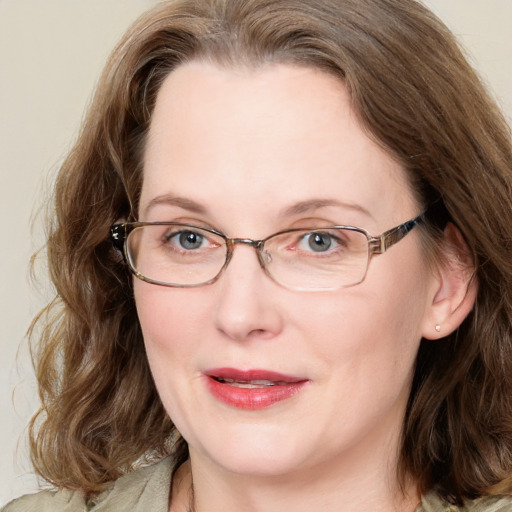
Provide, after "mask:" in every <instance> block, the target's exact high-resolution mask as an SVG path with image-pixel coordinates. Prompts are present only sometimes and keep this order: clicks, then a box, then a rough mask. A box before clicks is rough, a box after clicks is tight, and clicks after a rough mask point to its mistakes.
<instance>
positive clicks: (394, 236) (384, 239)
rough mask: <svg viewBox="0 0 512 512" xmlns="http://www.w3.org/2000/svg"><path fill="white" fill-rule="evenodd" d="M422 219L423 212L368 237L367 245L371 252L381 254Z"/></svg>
mask: <svg viewBox="0 0 512 512" xmlns="http://www.w3.org/2000/svg"><path fill="white" fill-rule="evenodd" d="M423 220H424V214H422V215H420V216H418V217H416V218H415V219H412V220H409V221H407V222H404V223H403V224H401V225H400V226H397V227H395V228H392V229H390V230H389V231H386V232H385V233H382V235H380V236H378V237H373V238H370V240H369V246H370V253H371V254H382V253H383V252H386V251H387V250H388V249H389V248H390V247H391V246H392V245H395V244H396V243H397V242H399V241H400V240H402V238H403V237H404V236H405V235H407V234H408V233H409V232H410V231H411V230H412V229H414V228H415V227H416V226H417V225H418V224H421V223H422V222H423Z"/></svg>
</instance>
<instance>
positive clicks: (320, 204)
mask: <svg viewBox="0 0 512 512" xmlns="http://www.w3.org/2000/svg"><path fill="white" fill-rule="evenodd" d="M329 206H335V207H338V208H345V209H349V210H354V211H356V212H359V213H362V214H364V215H366V216H367V217H370V218H372V219H373V215H372V214H371V213H370V212H369V211H368V210H367V209H366V208H364V207H363V206H361V205H359V204H356V203H345V202H343V201H338V200H336V199H308V200H307V201H300V202H298V203H295V204H293V205H291V206H289V207H287V208H285V209H284V210H283V211H282V212H281V215H282V216H283V217H293V216H294V215H301V214H303V213H308V212H310V211H314V210H319V209H321V208H327V207H329Z"/></svg>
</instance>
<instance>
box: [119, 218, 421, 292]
mask: <svg viewBox="0 0 512 512" xmlns="http://www.w3.org/2000/svg"><path fill="white" fill-rule="evenodd" d="M428 211H429V209H427V210H425V211H423V212H422V213H421V214H420V215H418V216H417V217H414V218H413V219H410V220H408V221H406V222H404V223H402V224H399V225H398V226H395V227H393V228H390V229H388V230H386V231H384V233H381V234H380V235H376V236H373V235H370V234H369V233H368V232H367V231H366V230H364V229H362V228H359V227H356V226H344V225H336V226H326V227H321V228H291V229H285V230H282V231H278V232H277V233H272V234H271V235H269V236H267V237H266V238H263V239H261V240H253V239H251V238H230V237H228V236H226V235H225V234H224V233H222V232H220V231H217V230H215V229H213V228H206V227H202V226H195V225H194V224H187V223H181V222H166V221H163V222H161V221H157V222H144V221H133V222H116V223H114V224H112V226H111V227H110V238H111V241H112V244H113V246H114V248H115V249H116V250H117V251H119V252H120V253H121V254H122V255H123V260H124V262H125V263H126V264H127V265H128V268H129V269H130V271H131V272H132V274H134V275H135V277H137V278H138V279H140V280H141V281H144V282H146V283H150V284H155V285H158V286H166V287H170V288H197V287H199V286H207V285H210V284H213V283H215V282H216V281H217V280H218V279H219V278H220V276H221V275H222V274H223V273H224V271H225V270H226V268H227V266H228V265H229V262H230V261H231V258H232V256H233V252H234V247H235V245H238V244H243V245H249V246H251V247H253V248H254V249H255V250H256V254H257V257H258V262H259V264H260V266H261V268H262V269H263V271H264V272H265V274H266V275H267V276H268V277H269V278H270V279H271V280H272V281H273V282H275V283H276V284H278V285H279V286H283V287H284V288H287V289H291V290H300V291H318V289H308V288H293V287H290V286H287V285H284V284H282V283H280V282H279V281H277V280H276V279H275V277H274V276H272V274H271V273H270V272H269V270H268V268H267V263H266V262H265V260H264V257H263V249H264V246H265V243H266V242H267V241H268V240H270V239H272V238H274V237H276V236H279V235H283V234H285V233H293V232H300V231H311V232H314V231H322V230H329V229H344V230H349V231H356V232H358V233H361V234H363V235H365V236H366V239H367V241H368V259H367V263H366V269H365V272H364V274H363V276H362V278H361V280H359V281H357V282H356V283H351V284H348V285H341V286H339V287H337V288H326V289H320V290H321V291H333V290H338V289H342V288H349V287H351V286H356V285H358V284H361V283H362V282H363V281H364V280H365V278H366V275H367V273H368V268H369V266H370V261H371V259H372V257H373V256H374V255H378V254H383V253H384V252H386V251H387V250H388V249H389V248H390V247H392V246H393V245H395V244H396V243H398V242H400V240H402V239H403V238H404V237H405V236H406V235H407V234H409V233H410V232H411V231H412V230H413V229H414V228H415V227H416V226H418V225H419V224H422V223H423V222H425V217H426V214H427V212H428ZM144 226H183V227H189V228H191V229H200V230H202V231H206V232H208V233H212V234H214V235H216V236H219V237H220V238H222V239H223V240H224V241H225V244H226V259H225V261H224V264H223V265H222V267H221V268H220V270H219V272H218V273H217V274H216V275H215V276H214V277H213V278H211V279H209V280H208V281H204V282H202V283H197V284H176V283H165V282H162V281H156V280H154V279H151V278H149V277H146V276H144V275H143V274H141V273H140V272H139V271H138V270H137V269H135V268H134V267H133V266H132V265H131V262H130V258H129V257H128V255H127V253H126V251H127V249H126V246H127V243H126V242H127V240H128V237H129V235H130V233H131V232H132V231H133V230H135V229H137V228H140V227H144Z"/></svg>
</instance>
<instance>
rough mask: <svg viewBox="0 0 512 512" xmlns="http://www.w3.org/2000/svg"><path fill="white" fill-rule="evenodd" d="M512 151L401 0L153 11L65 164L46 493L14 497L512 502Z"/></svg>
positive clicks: (446, 504)
mask: <svg viewBox="0 0 512 512" xmlns="http://www.w3.org/2000/svg"><path fill="white" fill-rule="evenodd" d="M511 169H512V151H511V144H510V134H509V131H508V129H507V127H506V124H505V122H504V121H503V119H502V117H501V115H500V113H499V111H498V110H497V108H496V107H495V105H494V104H493V103H492V101H491V100H490V99H489V97H488V96H487V95H486V93H485V92H484V90H483V88H482V86H481V84H480V83H479V81H478V79H477V77H476V76H475V74H474V72H473V71H472V70H471V68H470V67H469V66H468V64H467V62H466V61H465V59H464V58H463V56H462V55H461V53H460V51H459V49H458V47H457V45H456V43H455V41H454V39H453V36H452V35H451V34H450V33H449V32H448V31H447V29H446V28H445V27H444V26H443V25H442V24H441V23H440V22H439V20H437V19H436V18H435V17H434V16H433V15H432V14H431V13H430V12H429V11H427V10H426V9H425V8H424V7H423V6H422V5H421V4H419V3H417V2H416V1H414V0H365V1H364V2H362V1H361V0H307V1H304V0H300V1H299V0H279V1H268V0H267V1H265V0H244V1H241V0H204V1H191V0H188V1H187V0H177V1H172V2H166V3H163V4H162V5H160V6H159V7H157V8H156V9H154V10H153V11H151V12H149V13H148V14H147V15H146V16H144V17H142V18H141V19H140V20H139V21H138V22H137V23H136V24H135V25H134V26H133V27H132V28H131V29H130V31H129V32H128V33H127V34H126V36H125V37H124V39H123V40H122V41H121V43H120V44H119V46H118V47H117V49H116V50H115V51H114V53H113V55H112V57H111V59H110V61H109V63H108V65H107V67H106V70H105V72H104V75H103V77H102V79H101V82H100V84H99V86H98V91H97V94H96V97H95V99H94V102H93V104H92V106H91V109H90V112H89V115H88V117H87V119H86V121H85V123H84V127H83V130H82V134H81V136H80V138H79V140H78V142H77V144H76V146H75V148H74V149H73V151H72V152H71V154H70V155H69V157H68V159H67V160H66V162H65V164H64V165H63V167H62V169H61V173H60V176H59V179H58V182H57V185H56V192H55V201H56V206H55V212H56V216H55V221H54V223H53V224H52V229H51V232H50V236H49V240H48V255H49V261H50V269H51V272H52V278H53V281H54V283H55V285H56V287H57V291H58V298H57V299H56V300H55V302H54V303H52V304H51V305H50V306H49V307H48V308H47V310H46V311H45V312H44V314H43V315H41V316H40V317H39V319H38V324H42V325H43V329H42V331H41V334H40V337H39V339H38V340H37V341H36V342H35V349H36V358H37V371H38V380H39V383H40V389H41V396H42V400H43V405H42V408H41V411H40V413H39V414H38V415H37V416H36V418H35V419H34V420H33V423H32V430H31V442H32V457H33V462H34V465H35V467H36V470H37V471H38V472H39V474H40V475H41V476H43V477H44V478H45V479H46V480H48V481H49V482H51V483H53V484H54V485H55V487H56V488H57V489H58V491H56V492H55V493H51V492H46V493H40V494H37V495H34V496H27V497H24V498H21V499H20V500H19V501H15V502H13V503H12V504H11V505H9V506H7V507H6V509H5V510H6V511H16V510H38V511H41V510H58V511H74V510H94V511H107V510H108V511H111V510H116V511H117V510H140V511H142V510H158V511H160V510H161V511H164V510H171V511H173V512H174V511H185V510H195V511H197V512H202V511H210V510H223V511H230V510H247V511H259V510H265V511H272V510H288V509H289V510H296V511H302V510H308V511H311V510H313V511H315V510H324V511H330V510H336V511H338V510H344V511H355V510H359V511H360V510H383V511H404V512H412V511H414V510H417V511H436V512H437V511H449V510H473V511H509V510H512V500H511V498H510V490H511V482H510V472H511V468H512V449H511V448H512V444H511V441H512V439H511V438H512V427H511V424H512V422H511V420H512V417H511V396H512V389H511V387H512V382H511V378H510V375H511V365H512V354H511V331H512V297H511V294H512V286H511V285H512V263H511V262H512V259H511V258H510V256H511V246H510V240H512V209H511V207H510V197H511V195H512V171H511ZM150 463H151V464H150ZM141 466H144V467H142V468H140V467H141Z"/></svg>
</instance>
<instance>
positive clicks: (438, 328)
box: [436, 324, 441, 332]
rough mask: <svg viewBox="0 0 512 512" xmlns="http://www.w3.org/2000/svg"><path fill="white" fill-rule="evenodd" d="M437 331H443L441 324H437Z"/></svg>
mask: <svg viewBox="0 0 512 512" xmlns="http://www.w3.org/2000/svg"><path fill="white" fill-rule="evenodd" d="M436 331H437V332H440V331H441V326H440V325H439V324H437V325H436Z"/></svg>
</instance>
